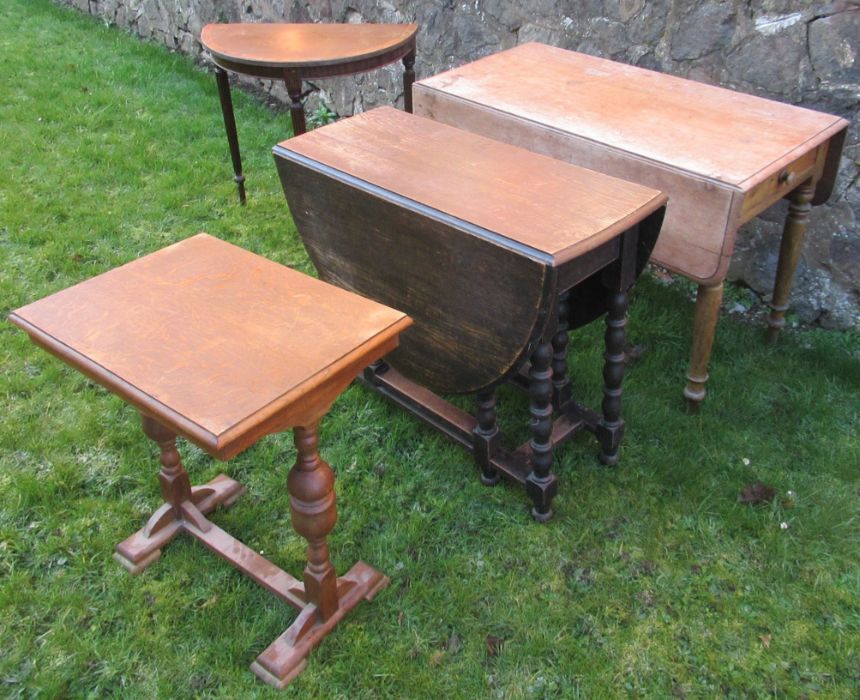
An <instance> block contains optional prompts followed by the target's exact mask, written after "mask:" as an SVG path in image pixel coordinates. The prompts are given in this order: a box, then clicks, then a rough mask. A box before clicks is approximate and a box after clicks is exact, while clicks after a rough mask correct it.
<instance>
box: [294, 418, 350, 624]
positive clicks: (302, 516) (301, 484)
mask: <svg viewBox="0 0 860 700" xmlns="http://www.w3.org/2000/svg"><path fill="white" fill-rule="evenodd" d="M293 438H294V440H295V443H296V450H297V451H298V456H297V458H296V463H295V465H294V466H293V468H292V469H291V470H290V474H289V477H288V478H287V490H288V491H289V494H290V511H291V515H292V521H293V527H294V528H295V530H296V532H298V533H299V534H300V535H301V536H302V537H304V538H305V539H306V540H307V541H308V565H307V567H306V568H305V574H304V581H305V595H306V599H307V601H308V602H309V603H312V604H314V605H315V606H316V608H317V610H318V612H319V616H320V619H321V620H322V621H325V620H328V619H329V618H330V617H331V616H332V615H333V614H334V613H335V612H336V611H337V608H338V596H337V577H336V575H335V571H334V567H333V566H332V563H331V559H330V558H329V552H328V544H327V543H326V536H327V535H328V534H329V533H330V532H331V531H332V528H334V525H335V522H336V521H337V510H336V507H335V498H334V474H333V473H332V470H331V467H329V465H328V464H326V463H325V461H323V460H322V459H321V458H320V456H319V453H318V452H317V443H318V437H317V428H316V426H315V425H312V426H309V427H303V428H294V429H293Z"/></svg>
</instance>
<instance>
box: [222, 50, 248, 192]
mask: <svg viewBox="0 0 860 700" xmlns="http://www.w3.org/2000/svg"><path fill="white" fill-rule="evenodd" d="M215 82H217V83H218V97H219V98H220V99H221V113H222V114H223V115H224V130H225V131H226V132H227V143H228V145H229V146H230V158H231V159H232V160H233V180H234V182H235V183H236V187H238V188H239V204H244V203H245V176H244V175H243V174H242V156H241V155H239V135H238V134H237V133H236V119H235V117H234V116H233V98H232V97H231V96H230V81H229V80H228V78H227V71H225V70H224V69H223V68H219V67H218V66H216V67H215Z"/></svg>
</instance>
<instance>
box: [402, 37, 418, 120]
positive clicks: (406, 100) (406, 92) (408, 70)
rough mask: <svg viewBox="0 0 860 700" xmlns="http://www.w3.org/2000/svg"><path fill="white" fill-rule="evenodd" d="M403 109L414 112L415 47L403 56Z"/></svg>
mask: <svg viewBox="0 0 860 700" xmlns="http://www.w3.org/2000/svg"><path fill="white" fill-rule="evenodd" d="M403 69H404V70H403V109H405V110H406V111H407V112H409V113H410V114H411V113H412V83H414V82H415V49H412V51H410V52H409V53H408V54H406V55H405V56H404V57H403Z"/></svg>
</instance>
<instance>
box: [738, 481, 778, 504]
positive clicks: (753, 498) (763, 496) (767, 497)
mask: <svg viewBox="0 0 860 700" xmlns="http://www.w3.org/2000/svg"><path fill="white" fill-rule="evenodd" d="M775 495H776V489H774V488H773V486H768V485H767V484H763V483H761V482H760V481H756V482H755V483H753V484H747V485H746V486H744V487H743V488H742V489H741V493H740V495H739V496H738V500H739V501H740V502H741V503H750V504H752V505H758V504H759V503H770V502H771V501H772V500H773V497H774V496H775Z"/></svg>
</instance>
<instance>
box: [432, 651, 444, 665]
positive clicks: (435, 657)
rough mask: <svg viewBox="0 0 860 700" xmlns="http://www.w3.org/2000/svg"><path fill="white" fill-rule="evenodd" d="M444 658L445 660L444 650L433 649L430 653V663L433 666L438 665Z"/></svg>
mask: <svg viewBox="0 0 860 700" xmlns="http://www.w3.org/2000/svg"><path fill="white" fill-rule="evenodd" d="M444 660H445V652H444V651H434V652H433V653H432V654H430V665H431V666H432V667H433V668H436V667H437V666H440V665H441V664H442V662H443V661H444Z"/></svg>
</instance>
